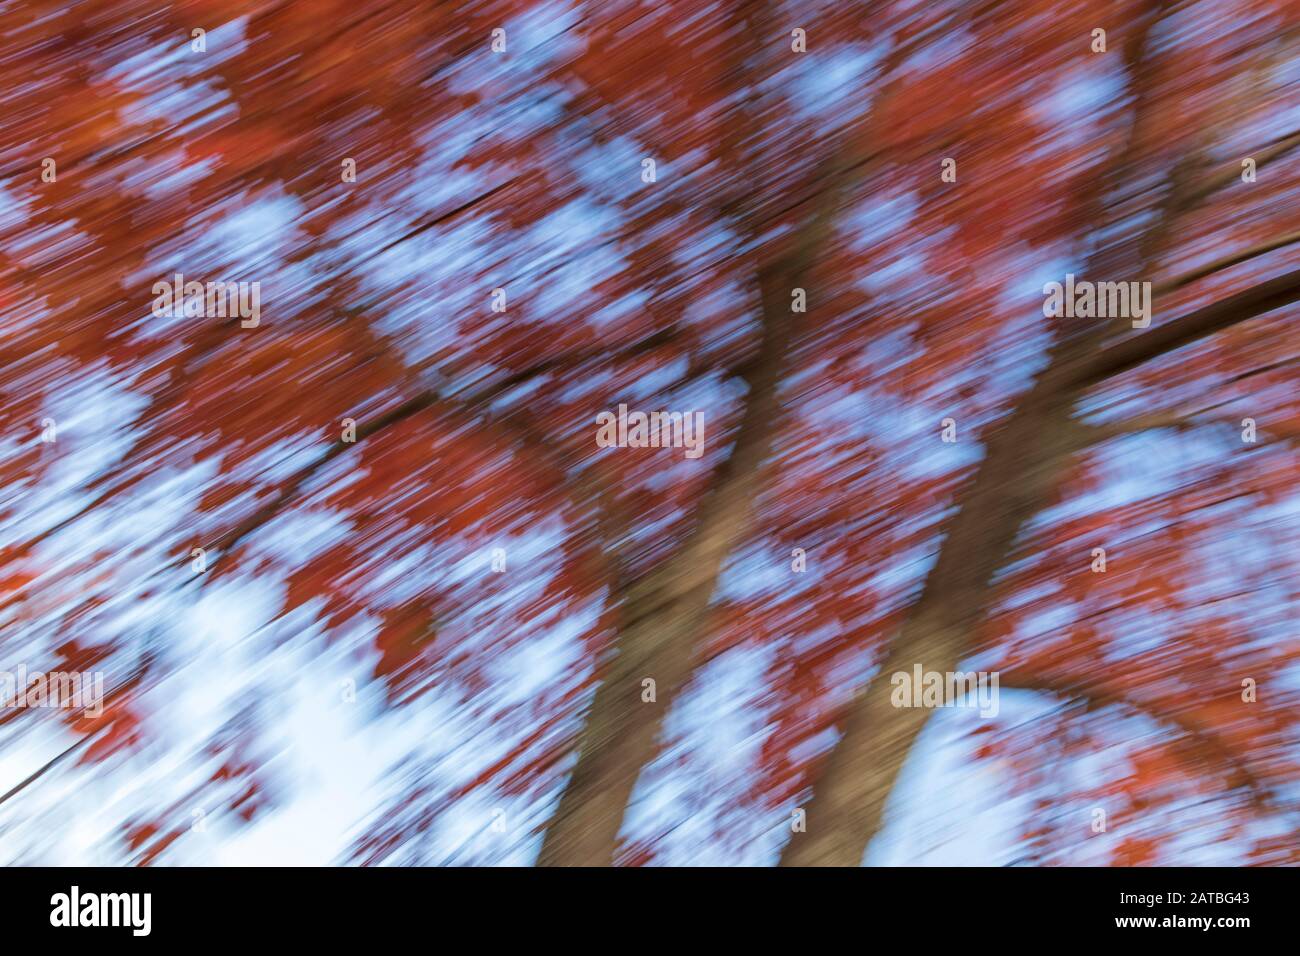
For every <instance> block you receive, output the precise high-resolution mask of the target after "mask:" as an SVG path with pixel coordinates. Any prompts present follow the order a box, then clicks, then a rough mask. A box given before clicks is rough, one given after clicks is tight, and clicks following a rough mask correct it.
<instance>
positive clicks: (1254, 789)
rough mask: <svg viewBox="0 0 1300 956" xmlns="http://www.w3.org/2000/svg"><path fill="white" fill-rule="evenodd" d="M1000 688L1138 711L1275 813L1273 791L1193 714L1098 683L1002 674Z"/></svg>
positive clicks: (1091, 706) (1095, 707)
mask: <svg viewBox="0 0 1300 956" xmlns="http://www.w3.org/2000/svg"><path fill="white" fill-rule="evenodd" d="M998 686H999V687H1002V688H1007V689H1013V690H1026V691H1036V692H1041V693H1046V694H1052V695H1054V696H1057V697H1065V698H1069V699H1072V700H1080V701H1083V702H1085V703H1086V704H1087V706H1088V709H1089V710H1100V709H1102V708H1103V707H1115V706H1117V707H1125V708H1127V709H1129V710H1135V711H1138V712H1140V713H1142V714H1145V715H1147V716H1148V717H1150V718H1152V719H1154V720H1156V721H1159V722H1160V723H1162V724H1165V725H1167V726H1170V727H1173V728H1175V729H1177V730H1178V731H1180V732H1181V733H1182V734H1183V736H1185V737H1187V738H1188V739H1189V740H1192V741H1193V742H1195V743H1197V744H1199V745H1201V746H1202V747H1204V748H1205V749H1206V750H1207V751H1209V752H1211V753H1212V754H1213V755H1214V757H1215V759H1216V760H1217V761H1218V762H1219V763H1221V764H1223V765H1224V766H1226V767H1228V768H1229V769H1230V770H1231V771H1232V775H1233V779H1234V781H1235V785H1236V786H1244V787H1245V788H1246V789H1247V790H1248V791H1249V792H1250V795H1251V802H1252V803H1253V804H1254V805H1255V806H1256V807H1257V808H1259V809H1273V808H1274V800H1273V794H1272V791H1271V790H1270V788H1269V787H1268V785H1267V784H1266V783H1264V781H1262V780H1260V778H1259V777H1258V776H1257V775H1256V774H1255V772H1254V771H1253V770H1251V768H1250V767H1249V766H1248V765H1247V763H1246V761H1245V760H1244V759H1243V758H1242V757H1241V756H1240V755H1239V754H1237V753H1234V752H1233V750H1232V748H1230V747H1229V746H1228V745H1227V744H1225V743H1224V742H1223V739H1222V738H1221V737H1220V736H1219V734H1218V733H1217V732H1216V731H1215V729H1214V728H1213V727H1209V726H1207V725H1206V724H1204V723H1203V722H1201V721H1199V720H1197V719H1196V718H1195V717H1193V716H1192V715H1191V714H1189V713H1186V712H1179V711H1175V710H1170V709H1167V708H1163V707H1159V706H1158V705H1156V704H1155V703H1153V702H1151V701H1144V700H1139V699H1138V698H1136V697H1134V696H1133V695H1132V694H1130V693H1125V692H1122V691H1119V690H1116V689H1114V688H1111V687H1108V686H1106V685H1104V684H1102V683H1100V682H1099V681H1092V680H1078V681H1073V680H1068V679H1063V678H1056V677H1049V676H1042V675H1038V674H1033V675H1029V674H1015V673H1011V674H1008V673H1007V672H1003V673H1002V674H1001V675H1000V677H999V682H998Z"/></svg>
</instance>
